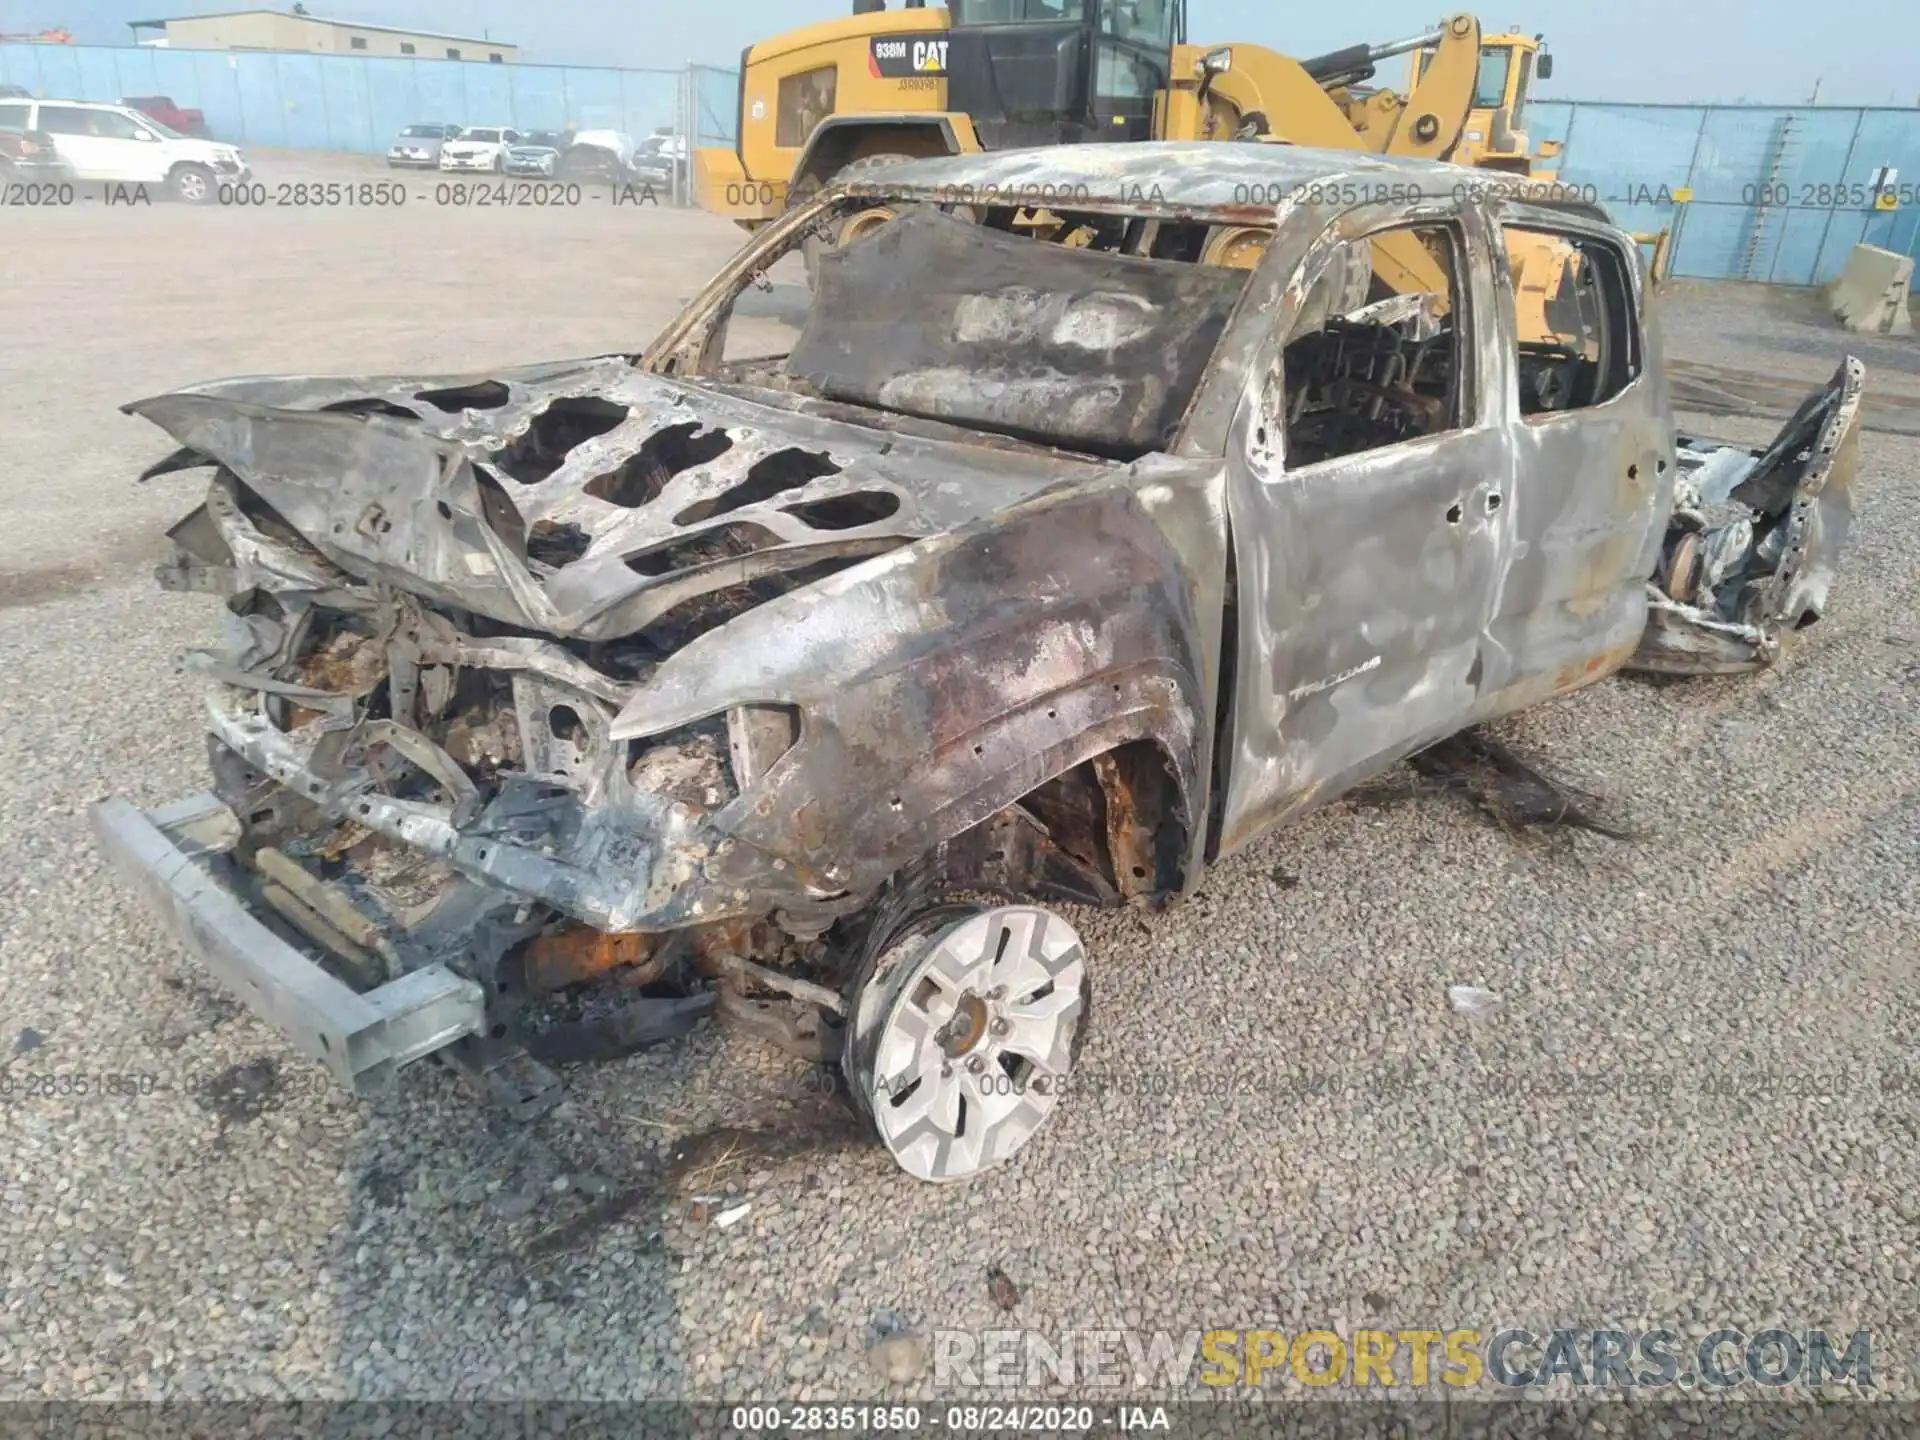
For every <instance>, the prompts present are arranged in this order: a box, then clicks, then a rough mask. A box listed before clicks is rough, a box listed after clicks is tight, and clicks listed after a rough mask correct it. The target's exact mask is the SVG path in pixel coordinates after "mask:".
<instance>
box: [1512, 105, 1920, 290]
mask: <svg viewBox="0 0 1920 1440" xmlns="http://www.w3.org/2000/svg"><path fill="white" fill-rule="evenodd" d="M1527 129H1528V133H1529V134H1530V135H1531V136H1532V138H1533V139H1534V140H1535V142H1539V141H1542V140H1559V141H1561V142H1562V143H1563V144H1564V145H1565V146H1566V151H1565V153H1564V155H1563V156H1562V157H1561V161H1560V177H1561V179H1563V180H1565V181H1567V182H1569V183H1574V184H1581V185H1591V186H1593V187H1594V188H1595V189H1596V190H1598V191H1599V194H1600V198H1601V199H1602V200H1603V201H1604V202H1605V203H1606V206H1607V209H1608V211H1609V212H1610V213H1611V214H1612V215H1613V218H1614V220H1615V221H1616V222H1618V223H1619V224H1621V225H1623V226H1625V227H1626V228H1627V229H1629V230H1636V231H1653V230H1658V229H1661V228H1662V227H1667V228H1669V229H1670V230H1671V231H1672V237H1673V238H1672V241H1671V247H1672V248H1671V251H1670V254H1669V259H1668V266H1669V270H1670V272H1671V273H1672V274H1674V275H1683V276H1692V277H1696V278H1700V279H1709V280H1756V281H1762V282H1766V283H1769V284H1778V285H1816V284H1821V283H1824V282H1825V281H1828V280H1831V279H1833V278H1834V277H1835V276H1836V275H1838V274H1839V273H1840V270H1841V267H1843V266H1844V265H1845V264H1846V260H1847V252H1848V251H1850V250H1851V249H1852V248H1853V247H1854V246H1855V245H1859V244H1867V245H1877V246H1879V247H1880V248H1882V249H1884V250H1894V251H1898V252H1899V253H1901V254H1903V255H1916V254H1920V205H1916V204H1914V203H1913V200H1914V197H1915V195H1916V194H1917V193H1920V110H1901V109H1850V108H1843V107H1839V106H1824V105H1822V106H1800V107H1770V106H1758V105H1608V104H1600V103H1596V102H1592V101H1572V100H1559V101H1535V102H1534V103H1533V105H1532V106H1531V107H1530V108H1529V112H1528V125H1527ZM1883 168H1892V169H1894V170H1895V171H1897V172H1898V176H1897V182H1896V188H1895V194H1894V198H1895V200H1896V201H1900V202H1903V203H1899V204H1897V206H1896V208H1893V209H1880V208H1878V205H1877V204H1876V201H1875V198H1874V194H1873V190H1872V184H1873V181H1874V179H1875V177H1876V175H1877V173H1878V172H1879V171H1880V170H1882V169H1883ZM1689 192H1691V193H1690V195H1689ZM1916 282H1917V283H1916V286H1915V288H1916V289H1920V273H1917V274H1916Z"/></svg>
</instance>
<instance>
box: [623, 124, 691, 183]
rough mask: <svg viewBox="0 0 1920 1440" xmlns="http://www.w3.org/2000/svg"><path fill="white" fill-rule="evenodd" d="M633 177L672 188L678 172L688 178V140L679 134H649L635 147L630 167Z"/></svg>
mask: <svg viewBox="0 0 1920 1440" xmlns="http://www.w3.org/2000/svg"><path fill="white" fill-rule="evenodd" d="M629 168H630V169H631V170H632V172H633V178H634V179H636V180H639V181H643V182H645V183H646V184H648V185H658V186H660V187H662V188H670V187H671V186H672V185H673V183H674V178H675V175H676V173H677V175H678V177H679V179H680V181H681V183H682V184H684V183H685V182H686V178H687V142H686V141H685V140H682V139H681V138H680V137H679V136H678V135H649V136H648V137H647V138H646V139H644V140H642V141H641V142H640V144H639V145H638V146H637V147H636V148H635V150H634V154H633V162H632V164H631V166H630V167H629Z"/></svg>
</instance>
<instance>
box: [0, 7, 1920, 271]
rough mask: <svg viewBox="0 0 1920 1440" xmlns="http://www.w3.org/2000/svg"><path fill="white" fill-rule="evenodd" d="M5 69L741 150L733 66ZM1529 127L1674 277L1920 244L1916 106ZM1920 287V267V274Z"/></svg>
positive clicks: (223, 130) (1629, 116) (1593, 117)
mask: <svg viewBox="0 0 1920 1440" xmlns="http://www.w3.org/2000/svg"><path fill="white" fill-rule="evenodd" d="M0 83H5V84H11V85H21V86H24V87H26V88H27V89H28V90H30V91H32V92H33V93H34V94H35V95H38V96H42V97H60V98H65V99H74V100H118V99H120V98H121V97H122V96H125V95H169V96H171V97H172V98H173V100H174V102H175V103H176V104H179V105H184V106H187V107H189V108H195V109H199V110H202V111H204V112H205V113H206V116H207V125H208V128H209V129H210V130H211V131H212V132H213V134H214V135H216V136H218V137H219V138H221V139H226V140H232V141H235V142H236V143H239V144H243V145H260V146H278V147H284V148H290V149H314V150H351V151H359V152H361V153H364V154H377V153H380V152H382V151H383V150H384V149H385V148H386V146H387V144H388V143H389V142H390V141H391V139H392V137H393V136H394V134H395V133H396V132H397V131H398V130H399V129H400V128H401V127H402V126H405V125H411V124H413V123H415V122H417V121H446V122H451V123H454V124H468V125H484V124H500V125H513V126H517V127H518V128H520V129H538V130H559V129H564V128H566V126H568V125H569V124H571V125H574V126H577V127H578V128H580V129H583V130H624V131H627V132H628V133H630V134H634V135H646V134H649V133H651V132H653V131H655V130H657V129H661V128H663V127H669V126H670V127H672V128H673V129H674V130H676V131H678V132H679V133H680V134H683V135H686V136H688V137H689V138H690V140H691V143H692V144H694V145H696V146H698V145H731V144H732V143H733V140H734V127H735V123H736V120H737V118H738V112H739V88H738V87H739V76H738V74H737V73H736V72H735V71H732V70H721V69H715V68H711V67H708V66H704V65H689V66H687V67H685V68H684V69H682V70H613V69H594V68H589V67H585V66H574V65H482V64H474V63H470V62H464V61H458V60H423V59H418V58H409V59H389V58H385V57H378V56H363V55H299V54H283V53H261V52H242V53H229V52H226V51H212V50H163V49H155V48H152V47H140V48H135V47H131V46H88V45H0ZM1528 131H1529V133H1530V134H1531V135H1532V137H1533V138H1534V140H1535V141H1541V140H1558V141H1560V142H1562V144H1563V145H1564V146H1565V151H1564V154H1563V155H1562V157H1561V161H1560V176H1561V178H1562V179H1564V180H1567V181H1569V182H1573V183H1578V184H1583V185H1585V184H1590V185H1592V186H1594V187H1595V189H1597V190H1598V191H1599V193H1600V196H1601V198H1602V199H1603V200H1604V201H1605V202H1606V204H1607V208H1608V209H1609V210H1610V211H1611V212H1612V214H1613V216H1614V218H1615V219H1616V220H1617V221H1619V222H1620V223H1621V224H1622V225H1624V226H1626V227H1627V228H1628V229H1630V230H1639V231H1652V230H1658V229H1661V228H1662V227H1667V228H1670V229H1671V231H1672V235H1673V239H1672V248H1671V252H1670V256H1669V265H1670V268H1671V271H1672V273H1673V274H1675V275H1684V276H1695V277H1699V278H1703V279H1732V280H1757V281H1766V282H1771V283H1775V284H1783V285H1813V284H1819V283H1821V282H1823V281H1826V280H1831V279H1832V278H1833V277H1834V276H1836V275H1838V274H1839V273H1840V269H1841V267H1842V266H1843V265H1844V264H1845V263H1846V258H1847V252H1848V251H1849V250H1851V249H1852V248H1853V246H1855V245H1857V244H1860V243H1863V242H1864V243H1866V244H1869V245H1878V246H1880V247H1882V248H1883V249H1888V250H1895V251H1899V252H1900V253H1902V254H1906V255H1916V254H1920V205H1916V204H1912V203H1903V204H1900V205H1899V206H1898V207H1897V208H1895V209H1892V210H1884V209H1880V208H1877V206H1876V205H1875V203H1874V201H1873V198H1872V196H1871V195H1870V194H1869V193H1868V187H1869V185H1870V183H1871V182H1872V180H1873V179H1874V177H1875V175H1876V173H1877V172H1878V171H1880V170H1881V169H1882V168H1883V167H1892V168H1893V169H1895V170H1897V171H1898V172H1899V181H1898V184H1899V186H1900V187H1901V189H1902V191H1903V192H1904V198H1905V199H1906V200H1908V201H1911V199H1912V198H1913V196H1914V194H1915V193H1916V188H1917V187H1920V110H1903V109H1851V108H1843V107H1839V106H1802V107H1797V108H1793V107H1781V108H1775V107H1766V106H1751V105H1611V104H1604V103H1599V102H1594V101H1585V100H1536V101H1535V102H1534V103H1533V106H1532V108H1531V111H1530V114H1529V123H1528ZM1916 282H1917V283H1916V289H1920V272H1917V273H1916Z"/></svg>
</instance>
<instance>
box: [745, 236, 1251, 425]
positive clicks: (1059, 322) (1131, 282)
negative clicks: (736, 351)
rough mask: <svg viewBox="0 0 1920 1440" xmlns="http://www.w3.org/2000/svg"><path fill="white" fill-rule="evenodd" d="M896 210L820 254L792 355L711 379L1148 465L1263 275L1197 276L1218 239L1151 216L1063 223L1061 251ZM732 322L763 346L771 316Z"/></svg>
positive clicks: (753, 307) (1217, 269)
mask: <svg viewBox="0 0 1920 1440" xmlns="http://www.w3.org/2000/svg"><path fill="white" fill-rule="evenodd" d="M885 212H886V213H883V214H881V215H879V217H878V218H875V215H876V212H874V211H872V210H868V211H867V212H865V216H864V217H862V216H855V217H854V218H855V220H856V221H858V222H860V223H862V224H864V225H865V226H866V228H865V229H863V230H862V232H861V233H860V235H859V237H858V238H857V239H856V240H854V241H851V242H843V243H842V245H841V246H840V247H838V248H833V249H828V250H825V251H823V252H820V253H818V254H817V255H816V257H815V258H816V266H815V281H814V291H813V296H812V300H811V303H810V304H808V305H807V308H806V309H805V311H804V314H796V313H793V312H789V317H790V318H789V322H788V323H790V324H791V325H793V326H794V327H795V328H797V329H798V331H799V333H798V336H797V337H796V338H795V339H794V340H793V341H792V344H791V348H790V349H788V350H787V352H786V353H785V354H784V355H766V354H765V353H764V352H762V353H761V354H759V355H757V356H755V357H754V358H752V359H740V360H738V361H735V360H734V359H733V358H732V357H731V356H729V357H728V359H727V360H726V362H725V363H722V364H719V365H717V366H712V367H710V370H709V373H712V374H713V375H715V377H716V378H719V379H722V380H729V381H735V382H740V383H746V384H751V385H754V386H757V387H761V388H765V389H772V390H779V391H784V392H786V393H788V394H791V395H797V396H802V397H807V398H810V399H812V400H815V401H826V402H833V403H835V404H836V405H841V406H848V407H857V408H858V409H865V410H870V411H878V412H884V413H886V414H890V415H893V416H899V417H910V418H912V419H915V420H919V421H931V422H936V423H944V424H946V425H952V426H959V427H963V428H965V429H968V430H973V431H976V432H985V433H987V434H990V435H994V436H1000V437H1006V438H1009V439H1012V440H1017V441H1025V442H1028V443H1035V444H1042V445H1047V446H1050V447H1054V448H1058V449H1065V450H1072V451H1075V452H1078V453H1081V454H1086V455H1095V456H1102V457H1107V458H1112V459H1120V460H1130V459H1136V458H1138V457H1140V456H1142V455H1145V454H1149V453H1151V452H1153V451H1156V450H1163V449H1165V448H1167V447H1168V446H1169V445H1170V444H1171V443H1172V442H1173V439H1174V437H1175V435H1176V434H1177V432H1178V429H1179V426H1180V423H1181V420H1182V418H1183V417H1184V416H1185V413H1186V409H1187V405H1188V403H1189V402H1190V401H1191V400H1192V398H1193V395H1194V392H1195V391H1196V389H1197V388H1198V386H1199V383H1200V380H1201V378H1202V377H1203V376H1204V375H1205V374H1206V372H1207V370H1208V367H1209V366H1210V365H1211V364H1212V360H1213V354H1214V351H1215V349H1216V348H1217V346H1218V344H1219V340H1220V336H1221V333H1222V331H1223V329H1224V327H1225V325H1226V321H1227V317H1228V315H1229V314H1230V313H1231V312H1232V310H1233V307H1234V305H1235V303H1236V302H1237V301H1238V299H1239V297H1240V293H1241V291H1242V290H1243V289H1245V287H1246V283H1247V279H1248V276H1249V275H1250V273H1251V271H1250V270H1247V269H1237V268H1228V267H1225V266H1220V265H1212V264H1198V263H1195V261H1196V259H1197V258H1198V256H1199V253H1200V249H1201V247H1202V245H1203V244H1204V242H1205V239H1206V237H1207V234H1208V227H1207V226H1206V225H1204V224H1199V223H1194V224H1191V225H1189V224H1187V223H1186V222H1180V223H1179V224H1177V225H1176V224H1175V222H1165V223H1164V232H1163V229H1162V226H1161V224H1160V222H1154V221H1149V220H1147V219H1145V218H1144V217H1142V218H1133V217H1122V216H1113V215H1101V216H1079V215H1076V216H1065V217H1055V221H1056V222H1057V223H1060V224H1065V225H1069V226H1079V227H1080V228H1082V229H1084V230H1085V231H1086V235H1085V236H1084V237H1081V238H1076V239H1075V240H1074V242H1073V243H1067V244H1056V243H1051V242H1050V241H1048V240H1043V239H1037V238H1036V236H1035V232H1034V231H1033V230H1032V228H1031V226H1030V222H1031V220H1032V218H1033V217H1032V214H1031V213H1030V212H1023V211H1021V210H1019V209H1017V208H1015V207H991V208H989V207H979V208H978V209H977V210H968V209H967V208H966V207H958V208H957V211H956V208H955V207H944V208H943V207H941V206H936V205H927V204H920V205H903V206H899V207H897V210H896V207H894V206H888V207H885ZM950 212H952V213H950ZM889 217H890V218H889ZM1188 231H1191V232H1192V233H1191V234H1188V233H1187V232H1188ZM1100 247H1105V248H1100ZM775 254H777V252H775V253H774V254H770V255H769V256H768V257H767V269H768V274H769V276H770V277H771V275H772V274H774V273H775V272H776V270H777V267H776V266H775V265H774V263H773V261H774V258H775ZM782 288H784V287H782ZM795 288H796V289H798V288H799V287H797V286H796V287H795ZM752 293H754V292H753V291H752V290H751V289H748V290H745V291H743V292H742V294H752ZM801 293H804V291H802V292H801ZM902 295H911V296H912V297H913V313H914V317H915V323H914V324H912V325H902V324H900V323H899V313H900V297H901V296H902ZM738 298H739V297H736V301H737V300H738ZM737 312H738V313H736V312H735V311H729V312H728V313H727V314H726V317H725V319H723V320H721V321H719V322H717V324H716V329H718V328H719V327H722V326H727V325H731V324H734V323H742V322H743V323H744V326H745V327H746V328H749V329H754V330H758V331H759V332H760V334H762V335H764V334H765V332H766V322H765V321H764V320H762V319H761V318H760V317H761V316H762V315H764V314H765V310H764V308H763V306H762V304H761V303H759V302H753V303H750V304H748V305H746V306H738V307H737ZM756 338H757V337H756ZM709 343H710V344H711V342H709ZM720 344H722V345H724V344H725V337H724V335H722V336H721V339H720Z"/></svg>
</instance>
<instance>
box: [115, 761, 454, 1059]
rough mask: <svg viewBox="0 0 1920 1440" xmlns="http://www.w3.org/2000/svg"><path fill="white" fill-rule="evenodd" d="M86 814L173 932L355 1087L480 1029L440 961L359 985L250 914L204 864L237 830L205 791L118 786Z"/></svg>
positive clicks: (122, 871)
mask: <svg viewBox="0 0 1920 1440" xmlns="http://www.w3.org/2000/svg"><path fill="white" fill-rule="evenodd" d="M91 818H92V821H93V829H94V833H95V835H96V836H97V837H98V838H99V841H100V845H101V849H102V850H103V852H104V853H105V854H106V856H107V859H108V861H109V862H110V863H111V864H112V865H113V868H114V870H115V871H116V872H117V873H118V874H119V875H120V877H121V878H122V879H123V880H124V881H126V882H127V884H129V885H130V886H131V887H132V888H133V889H135V890H137V891H138V892H139V893H140V894H141V895H142V896H143V897H144V898H145V899H146V901H147V904H148V906H149V908H150V909H152V910H153V911H154V913H155V915H156V916H157V917H158V918H159V920H160V921H161V923H162V924H163V925H165V926H166V928H167V930H168V931H169V932H170V933H171V934H172V935H173V936H174V938H175V939H177V940H178V941H179V942H180V943H181V944H182V945H184V946H185V947H186V948H187V949H188V950H190V951H192V952H193V953H194V954H195V955H196V956H198V957H199V958H200V960H201V961H202V962H203V963H204V964H205V965H206V966H207V968H208V969H210V970H211V971H213V973H214V974H215V975H217V976H219V978H220V980H221V981H222V983H224V984H225V985H226V987H227V988H228V989H229V990H231V991H232V992H233V994H234V995H235V996H236V997H237V998H238V999H239V1000H241V1001H242V1002H243V1003H244V1004H245V1005H246V1006H247V1007H248V1008H249V1009H251V1010H252V1011H253V1012H254V1013H255V1014H256V1015H259V1016H260V1017H261V1018H262V1019H264V1020H266V1021H268V1022H269V1023H271V1024H273V1025H274V1026H276V1027H277V1028H278V1029H279V1030H280V1031H281V1032H282V1033H283V1034H284V1035H286V1037H287V1038H288V1040H290V1041H291V1042H292V1043H293V1045H294V1047H295V1048H296V1049H298V1050H300V1051H301V1052H302V1053H303V1054H305V1055H308V1056H310V1057H311V1058H313V1059H315V1060H318V1061H319V1062H320V1063H321V1064H322V1065H324V1066H326V1067H327V1069H328V1070H330V1071H331V1072H332V1073H333V1075H334V1077H335V1078H336V1079H337V1080H339V1081H340V1083H341V1084H343V1085H345V1086H346V1087H347V1088H349V1089H350V1090H352V1091H354V1093H356V1094H359V1095H376V1094H379V1093H381V1092H382V1091H384V1090H386V1089H388V1088H389V1087H390V1086H391V1085H392V1083H393V1077H394V1074H395V1072H396V1071H398V1070H399V1069H400V1067H402V1066H403V1065H407V1064H410V1063H411V1062H413V1061H415V1060H418V1059H420V1058H422V1057H423V1056H426V1055H431V1054H432V1053H434V1052H435V1051H436V1050H440V1049H443V1048H444V1047H446V1046H448V1045H452V1044H453V1043H454V1042H456V1041H458V1040H460V1039H462V1038H463V1037H465V1036H468V1035H480V1034H483V1033H485V1026H486V1021H485V1008H484V1006H485V1001H484V997H483V996H482V994H481V990H480V986H479V985H478V984H476V983H475V982H474V981H472V980H469V979H467V978H465V977H464V976H461V975H457V974H455V973H454V972H453V971H452V970H449V969H448V968H447V967H446V966H444V965H429V966H425V967H423V968H422V969H419V970H414V971H410V972H409V973H407V974H405V975H403V976H401V977H400V978H399V979H397V980H392V981H389V982H388V983H387V984H385V985H382V986H380V987H379V988H378V989H375V990H370V991H367V992H365V993H364V994H363V993H361V992H359V991H356V990H354V989H352V988H351V987H349V986H348V985H346V984H345V983H344V982H342V981H340V980H338V979H336V978H335V977H334V976H332V975H331V974H329V973H328V972H327V971H326V970H325V969H323V968H322V967H321V966H320V965H319V964H318V963H317V962H315V961H313V960H310V959H308V958H307V957H306V956H305V955H303V954H301V953H300V951H298V950H296V949H295V948H294V947H293V946H292V945H290V944H288V943H287V942H286V941H285V940H282V939H281V938H280V937H279V936H278V935H276V934H275V933H274V932H273V931H272V930H270V929H268V928H267V927H266V926H265V925H263V924H262V923H261V922H260V921H259V920H258V919H256V918H255V917H254V915H253V914H252V913H251V912H249V910H248V909H247V907H246V906H245V905H244V904H243V903H242V902H241V900H240V899H239V898H238V897H237V896H236V895H235V894H234V893H233V892H232V891H231V890H229V889H228V888H227V887H226V886H225V885H222V884H221V883H220V882H219V881H218V880H217V879H216V878H215V877H214V875H213V874H212V873H210V870H209V869H208V868H207V867H206V865H204V864H203V860H208V859H215V858H217V857H218V856H219V854H220V853H221V852H222V851H223V850H225V849H227V848H229V847H231V845H232V844H233V843H234V841H235V840H236V839H237V838H238V836H239V833H240V826H239V821H238V819H237V818H236V817H235V816H234V814H233V812H232V811H231V810H229V809H228V808H227V807H226V806H225V805H223V804H221V803H220V801H219V800H218V799H217V798H216V797H215V796H213V795H212V794H209V793H203V794H200V795H195V796H191V797H189V798H187V799H185V800H181V801H178V802H176V803H175V804H172V805H168V806H165V807H163V808H162V809H159V810H154V811H151V812H147V811H142V810H139V809H137V808H135V807H134V806H133V805H132V804H130V803H129V802H127V801H126V800H123V799H120V798H119V797H117V796H116V797H113V798H111V799H107V800H103V801H101V802H100V803H99V804H97V805H95V806H94V807H93V810H92V815H91Z"/></svg>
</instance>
